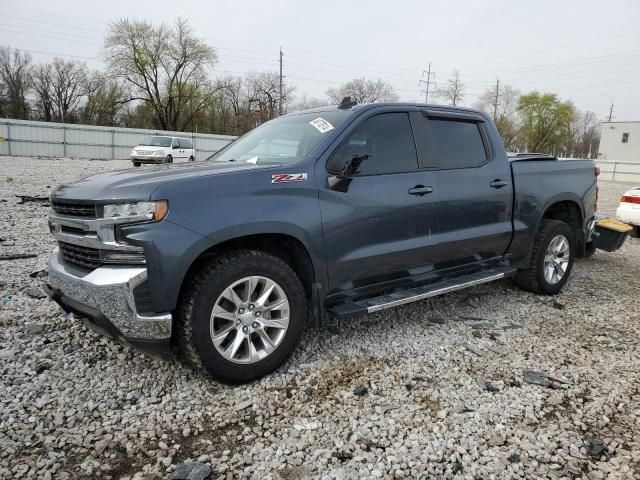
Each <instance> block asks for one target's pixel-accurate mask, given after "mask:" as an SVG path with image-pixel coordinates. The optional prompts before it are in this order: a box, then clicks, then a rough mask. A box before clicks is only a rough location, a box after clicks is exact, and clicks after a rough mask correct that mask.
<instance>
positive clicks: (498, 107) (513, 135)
mask: <svg viewBox="0 0 640 480" xmlns="http://www.w3.org/2000/svg"><path fill="white" fill-rule="evenodd" d="M496 94H497V99H496ZM519 98H520V92H519V91H518V90H516V89H515V88H513V87H511V86H510V85H504V86H501V87H500V89H499V90H496V89H495V88H492V89H489V90H487V91H485V92H484V93H483V94H482V95H481V96H480V99H479V101H478V103H477V104H476V107H477V108H479V109H480V110H483V111H484V112H486V113H487V114H489V115H491V116H493V112H494V110H495V113H496V117H495V119H494V120H495V124H496V127H497V128H498V132H500V136H501V137H502V141H503V143H504V146H505V148H507V150H515V149H517V148H518V145H517V142H516V140H517V136H518V99H519ZM496 101H497V103H496Z"/></svg>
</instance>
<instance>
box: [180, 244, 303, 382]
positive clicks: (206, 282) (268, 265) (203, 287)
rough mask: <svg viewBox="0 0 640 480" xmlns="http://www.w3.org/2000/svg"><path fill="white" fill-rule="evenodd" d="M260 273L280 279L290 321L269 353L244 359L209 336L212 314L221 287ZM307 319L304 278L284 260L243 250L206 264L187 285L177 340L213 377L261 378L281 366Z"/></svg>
mask: <svg viewBox="0 0 640 480" xmlns="http://www.w3.org/2000/svg"><path fill="white" fill-rule="evenodd" d="M251 275H260V276H264V277H268V278H270V279H272V280H274V281H275V282H277V283H278V284H279V285H280V286H281V287H282V289H283V290H284V292H285V294H286V296H287V298H288V300H289V306H290V318H289V326H288V328H287V331H286V333H285V336H284V338H283V339H282V341H281V343H280V344H279V345H278V346H277V347H276V349H275V350H274V351H273V352H272V353H271V354H270V355H269V356H268V357H266V358H264V359H263V360H260V361H258V362H255V363H249V364H239V363H233V362H231V361H229V360H227V359H225V358H224V357H223V356H222V355H221V354H220V353H219V352H218V351H217V350H216V348H215V347H214V345H213V343H212V341H211V336H210V330H209V328H210V315H211V311H212V309H213V306H214V303H215V302H216V300H217V298H218V297H219V295H220V294H221V293H222V291H223V290H224V289H225V288H227V287H228V286H229V285H231V284H232V283H233V282H235V281H237V280H240V279H241V278H244V277H246V276H251ZM306 320H307V299H306V297H305V293H304V288H303V286H302V282H301V281H300V279H299V278H298V276H297V275H296V273H295V272H294V271H293V270H292V268H291V267H290V266H289V265H288V264H287V263H285V262H284V261H282V260H281V259H279V258H277V257H274V256H273V255H269V254H267V253H264V252H259V251H255V250H238V251H235V252H231V253H228V254H225V255H222V256H220V257H217V258H215V259H213V260H210V261H208V262H207V263H206V264H204V265H202V266H201V267H200V268H199V270H198V271H197V272H196V273H195V275H193V276H192V277H191V278H190V279H189V280H188V282H187V284H186V285H185V288H184V289H183V293H182V297H181V299H180V305H179V311H178V326H177V340H178V348H179V350H180V354H181V356H182V357H183V358H184V359H185V360H186V361H187V362H188V363H190V364H191V365H192V366H194V367H196V368H204V369H205V370H206V371H207V372H208V373H209V374H210V375H211V376H212V377H213V378H215V379H216V380H219V381H220V382H223V383H227V384H240V383H246V382H250V381H252V380H256V379H258V378H261V377H263V376H265V375H267V374H269V373H271V372H273V371H274V370H276V369H277V368H278V367H279V366H280V365H282V364H283V363H284V362H285V361H286V360H287V359H288V358H289V356H291V354H292V353H293V351H294V350H295V348H296V345H297V344H298V340H299V339H300V335H301V334H302V331H303V329H304V326H305V324H306Z"/></svg>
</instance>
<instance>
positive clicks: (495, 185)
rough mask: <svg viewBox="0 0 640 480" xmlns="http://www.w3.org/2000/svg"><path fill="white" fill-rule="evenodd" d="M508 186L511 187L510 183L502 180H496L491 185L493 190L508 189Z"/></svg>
mask: <svg viewBox="0 0 640 480" xmlns="http://www.w3.org/2000/svg"><path fill="white" fill-rule="evenodd" d="M507 185H509V182H507V181H506V180H500V179H499V178H496V179H495V180H494V181H493V182H491V183H490V184H489V186H490V187H491V188H502V187H506V186H507Z"/></svg>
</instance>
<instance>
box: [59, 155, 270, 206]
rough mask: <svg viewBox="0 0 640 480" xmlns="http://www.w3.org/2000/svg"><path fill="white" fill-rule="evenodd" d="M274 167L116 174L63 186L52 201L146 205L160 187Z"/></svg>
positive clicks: (211, 165)
mask: <svg viewBox="0 0 640 480" xmlns="http://www.w3.org/2000/svg"><path fill="white" fill-rule="evenodd" d="M274 166H275V165H254V164H252V163H245V162H224V163H222V162H221V163H215V162H195V163H185V164H177V165H176V164H173V165H171V164H170V165H158V166H154V167H142V168H135V169H127V170H114V171H111V172H105V173H98V174H95V175H90V176H88V177H83V178H79V179H77V180H73V181H71V182H68V183H63V184H62V185H59V186H58V187H56V188H55V189H54V190H53V192H52V193H51V199H52V200H58V201H62V202H77V203H101V202H112V201H122V202H124V201H144V200H148V199H149V198H150V197H151V194H152V193H153V191H154V190H156V189H157V188H158V187H160V186H162V185H165V184H167V183H170V182H176V181H188V180H189V179H192V178H202V177H204V176H212V175H224V174H230V173H240V172H245V171H252V170H257V169H264V168H273V167H274Z"/></svg>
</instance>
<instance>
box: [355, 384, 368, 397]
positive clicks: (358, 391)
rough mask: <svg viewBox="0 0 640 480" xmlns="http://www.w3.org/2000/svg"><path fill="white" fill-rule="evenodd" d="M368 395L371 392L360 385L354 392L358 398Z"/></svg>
mask: <svg viewBox="0 0 640 480" xmlns="http://www.w3.org/2000/svg"><path fill="white" fill-rule="evenodd" d="M367 393H369V390H368V389H367V387H365V386H364V385H358V386H357V387H356V388H355V390H354V391H353V394H354V395H355V396H357V397H364V396H365V395H366V394H367Z"/></svg>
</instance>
